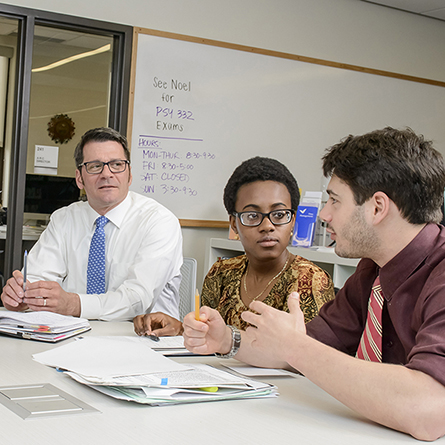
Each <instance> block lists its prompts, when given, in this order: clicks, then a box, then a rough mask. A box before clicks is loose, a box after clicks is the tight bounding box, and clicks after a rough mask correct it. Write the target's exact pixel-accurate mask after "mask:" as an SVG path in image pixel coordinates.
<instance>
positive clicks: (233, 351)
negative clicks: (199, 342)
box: [215, 325, 241, 358]
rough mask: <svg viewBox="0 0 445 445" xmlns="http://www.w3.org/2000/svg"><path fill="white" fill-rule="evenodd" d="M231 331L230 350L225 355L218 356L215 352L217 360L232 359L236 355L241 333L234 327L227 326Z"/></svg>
mask: <svg viewBox="0 0 445 445" xmlns="http://www.w3.org/2000/svg"><path fill="white" fill-rule="evenodd" d="M228 326H229V328H230V329H231V330H232V348H231V349H230V351H229V352H228V353H227V354H218V353H217V352H215V355H216V356H217V357H219V358H232V357H235V355H236V353H237V352H238V351H239V348H240V346H241V332H240V331H239V329H238V328H235V326H230V325H228Z"/></svg>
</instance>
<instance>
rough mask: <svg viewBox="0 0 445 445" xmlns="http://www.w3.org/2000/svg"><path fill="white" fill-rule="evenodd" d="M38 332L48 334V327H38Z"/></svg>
mask: <svg viewBox="0 0 445 445" xmlns="http://www.w3.org/2000/svg"><path fill="white" fill-rule="evenodd" d="M37 331H38V332H49V326H39V329H37Z"/></svg>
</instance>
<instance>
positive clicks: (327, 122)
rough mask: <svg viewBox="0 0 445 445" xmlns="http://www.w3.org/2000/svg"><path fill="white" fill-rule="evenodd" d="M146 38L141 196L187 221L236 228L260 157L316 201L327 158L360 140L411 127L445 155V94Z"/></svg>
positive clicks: (438, 88)
mask: <svg viewBox="0 0 445 445" xmlns="http://www.w3.org/2000/svg"><path fill="white" fill-rule="evenodd" d="M146 32H147V33H145V32H139V33H137V34H136V36H137V38H136V39H135V45H136V47H135V59H134V66H133V72H134V77H133V86H132V90H133V92H134V95H133V107H132V110H131V111H132V113H131V112H130V115H131V114H132V124H131V165H132V172H133V183H132V185H131V189H132V190H134V191H136V192H138V193H141V194H143V195H145V196H148V197H151V198H154V199H156V200H157V201H159V202H161V203H162V204H164V205H165V206H166V207H167V208H169V209H170V210H172V211H173V212H174V213H175V214H176V216H177V217H178V218H180V219H181V220H193V221H197V222H198V221H204V222H206V223H207V224H204V225H209V226H212V221H215V222H216V221H227V213H226V211H225V209H224V207H223V203H222V195H223V189H224V186H225V184H226V182H227V180H228V178H229V176H230V175H231V173H232V172H233V170H234V168H235V167H236V166H237V165H239V164H240V163H241V162H242V161H244V160H245V159H248V158H250V157H252V156H256V155H261V156H269V157H273V158H275V159H278V160H279V161H281V162H283V163H284V164H285V165H287V166H288V168H289V169H290V170H291V171H292V173H293V174H294V175H295V177H296V178H297V180H298V182H299V186H300V188H302V189H303V191H305V190H320V181H321V176H322V173H321V157H322V155H323V153H324V150H325V149H326V148H327V147H329V146H330V145H333V144H335V143H337V142H338V141H339V140H340V139H342V138H343V137H345V136H347V135H348V134H362V133H365V132H368V131H372V130H375V129H377V128H383V127H385V126H388V125H390V126H393V127H396V128H402V127H406V126H409V127H411V128H413V130H414V131H416V132H419V133H422V134H424V135H425V136H426V137H427V138H429V139H433V140H434V141H435V147H436V148H437V149H438V150H439V151H441V152H442V153H445V125H443V116H444V115H445V88H444V86H445V83H444V84H442V83H441V82H435V81H432V82H433V83H435V84H429V83H422V79H420V81H411V80H404V79H401V78H398V77H397V76H395V77H388V76H387V75H383V76H382V75H376V74H374V73H373V72H372V70H366V69H363V70H362V72H360V71H357V70H356V71H355V70H351V69H342V68H339V67H338V66H339V65H337V66H329V65H328V64H326V65H324V64H319V63H307V62H303V61H299V60H292V59H288V58H283V57H281V56H279V57H276V56H275V55H274V54H273V53H271V54H272V55H264V54H259V53H256V52H252V51H251V52H249V51H247V50H245V48H244V47H243V50H237V49H233V47H234V45H231V47H224V45H223V44H222V43H221V42H211V43H210V44H209V42H207V44H200V43H196V41H188V40H182V39H181V40H178V39H177V38H169V37H164V36H159V35H151V34H149V31H148V30H147V31H146ZM195 40H198V39H195ZM330 65H335V64H333V63H330ZM363 71H367V72H363ZM387 74H388V73H387ZM390 74H391V73H390ZM405 77H406V76H405ZM192 225H193V224H192ZM197 225H199V224H197Z"/></svg>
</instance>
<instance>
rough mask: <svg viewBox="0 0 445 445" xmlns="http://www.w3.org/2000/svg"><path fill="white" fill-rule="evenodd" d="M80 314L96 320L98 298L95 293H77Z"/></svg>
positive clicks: (98, 312)
mask: <svg viewBox="0 0 445 445" xmlns="http://www.w3.org/2000/svg"><path fill="white" fill-rule="evenodd" d="M79 298H80V316H81V317H82V318H86V319H88V320H98V319H99V317H100V306H101V305H100V298H99V295H97V294H79Z"/></svg>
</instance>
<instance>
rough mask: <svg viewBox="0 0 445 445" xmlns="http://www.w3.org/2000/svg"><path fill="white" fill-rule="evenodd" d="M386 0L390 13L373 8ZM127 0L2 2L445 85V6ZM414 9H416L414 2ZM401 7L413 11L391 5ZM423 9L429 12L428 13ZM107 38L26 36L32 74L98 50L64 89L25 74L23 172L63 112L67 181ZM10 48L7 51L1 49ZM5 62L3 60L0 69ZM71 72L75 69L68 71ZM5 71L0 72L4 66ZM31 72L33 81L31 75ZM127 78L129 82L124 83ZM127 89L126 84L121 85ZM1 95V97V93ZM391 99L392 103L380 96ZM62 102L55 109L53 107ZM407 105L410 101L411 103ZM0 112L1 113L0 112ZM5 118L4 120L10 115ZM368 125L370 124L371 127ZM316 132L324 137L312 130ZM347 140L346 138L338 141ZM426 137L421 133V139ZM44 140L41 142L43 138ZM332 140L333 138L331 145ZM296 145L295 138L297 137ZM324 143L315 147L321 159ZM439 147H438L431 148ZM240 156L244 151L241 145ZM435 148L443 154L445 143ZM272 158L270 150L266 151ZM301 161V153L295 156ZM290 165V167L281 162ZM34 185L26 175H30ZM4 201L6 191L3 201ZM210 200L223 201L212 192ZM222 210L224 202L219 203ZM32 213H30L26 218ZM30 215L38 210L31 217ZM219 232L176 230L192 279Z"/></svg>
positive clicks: (102, 108)
mask: <svg viewBox="0 0 445 445" xmlns="http://www.w3.org/2000/svg"><path fill="white" fill-rule="evenodd" d="M376 3H385V4H387V5H392V6H394V7H395V8H393V7H387V6H382V5H378V4H376ZM376 3H373V2H367V1H362V0H273V1H272V0H162V1H161V0H127V1H126V2H125V3H121V2H114V1H109V0H108V1H105V0H95V1H94V2H92V1H86V0H73V1H71V2H66V1H60V2H54V1H51V0H20V1H9V2H7V4H8V5H14V6H18V7H24V8H33V9H37V10H42V11H50V12H53V13H60V14H68V15H72V16H77V17H84V18H88V19H93V20H100V21H106V22H111V23H115V24H119V25H127V26H132V27H143V28H151V29H156V30H160V31H165V32H172V33H178V34H186V35H190V36H196V37H202V38H206V39H214V40H220V41H224V42H230V43H235V44H241V45H247V46H253V47H259V48H265V49H269V50H273V51H281V52H286V53H292V54H298V55H303V56H308V57H314V58H319V59H325V60H331V61H335V62H339V63H346V64H352V65H359V66H363V67H369V68H374V69H378V70H385V71H391V72H395V73H402V74H406V75H411V76H416V77H423V78H428V79H434V80H438V81H445V58H444V57H443V51H444V48H445V21H443V20H445V5H444V2H443V1H433V0H417V1H415V0H399V1H397V0H387V1H385V2H376ZM419 5H421V6H419ZM399 7H400V8H401V7H404V8H408V9H410V8H411V9H412V10H413V11H414V12H424V13H425V14H428V13H429V14H430V16H427V15H421V14H414V13H412V12H408V11H404V10H400V9H396V8H399ZM428 11H431V12H428ZM14 28H17V24H16V23H15V22H14V19H13V18H11V17H1V8H0V50H1V48H3V50H2V51H3V52H2V51H0V56H3V57H0V72H1V70H2V69H3V73H4V74H0V76H1V78H3V79H5V80H4V81H3V82H0V83H2V85H0V108H2V109H3V110H5V113H6V114H5V116H6V117H5V118H3V117H1V116H0V125H1V124H2V123H3V122H5V125H6V126H5V128H4V130H3V131H2V129H1V128H0V133H1V134H3V138H2V140H1V148H0V150H1V151H0V158H1V159H3V166H2V168H0V175H1V182H2V195H1V197H2V206H3V207H8V208H9V207H10V204H11V203H8V199H9V198H8V195H9V188H8V186H9V184H10V180H11V178H10V171H11V153H10V144H11V137H12V130H11V129H12V121H11V119H12V118H11V113H12V109H11V107H12V105H13V100H12V99H13V97H12V94H14V91H13V88H11V85H13V81H15V79H14V75H15V72H14V64H13V63H11V64H10V65H9V68H8V65H7V64H4V63H3V62H2V60H5V58H6V59H7V58H8V57H9V58H11V57H12V58H13V57H14V51H13V49H14V48H16V47H17V44H18V43H17V31H16V30H15V31H14ZM107 45H110V46H112V45H113V39H112V38H110V37H107V36H104V35H97V34H90V33H88V32H79V31H76V30H67V29H65V30H62V29H59V30H56V29H54V28H51V29H49V28H47V27H45V26H42V25H39V26H37V27H36V28H35V31H34V54H33V59H32V68H38V67H42V66H45V65H46V64H49V63H50V62H51V61H52V60H53V59H54V54H55V53H56V54H57V55H58V56H60V58H64V57H68V56H69V55H71V54H73V53H75V52H79V50H80V49H81V52H89V51H92V50H93V49H97V48H105V49H104V51H103V52H101V53H100V54H96V55H95V56H94V57H85V58H84V59H83V60H82V61H81V62H80V63H79V64H76V65H75V64H69V65H66V67H65V68H60V69H59V70H61V71H58V72H60V73H62V75H63V76H65V77H66V76H69V77H70V78H71V79H72V82H71V83H70V87H69V88H67V87H66V84H63V85H61V84H60V82H59V79H58V78H57V76H56V74H55V73H56V70H53V71H51V70H48V71H42V72H40V73H37V72H36V73H35V74H36V75H33V76H32V83H31V91H30V107H29V110H30V111H29V122H28V152H27V157H26V173H27V174H28V175H30V174H32V167H33V161H34V147H35V145H36V144H42V145H45V144H46V145H54V144H53V141H51V139H49V138H48V133H47V123H48V122H49V121H50V119H51V117H53V116H54V115H55V114H57V113H59V112H60V109H63V110H66V113H67V114H69V115H70V116H72V117H73V120H75V127H76V129H75V133H76V134H75V136H74V137H73V138H72V139H71V140H70V141H68V142H67V143H64V144H61V145H59V146H60V153H59V168H58V175H59V176H60V177H62V178H66V180H67V181H68V182H69V178H70V177H73V176H74V171H75V167H74V162H73V159H72V153H73V150H74V147H75V145H76V143H77V141H78V138H79V137H80V136H81V135H82V134H83V133H84V132H85V131H86V130H87V129H89V128H92V127H96V126H103V125H107V122H108V119H109V105H110V94H109V93H110V88H111V86H110V76H109V72H110V69H111V66H112V63H113V60H112V51H109V50H106V48H107ZM8 47H9V48H12V50H11V51H10V52H8V49H7V48H8ZM2 63H3V64H2ZM74 66H76V68H74ZM2 67H3V68H2ZM37 74H38V75H37ZM127 82H128V79H127ZM123 87H124V88H128V84H126V85H123ZM2 95H3V97H2ZM388 100H389V101H390V100H391V98H390V97H388ZM61 103H63V106H61ZM413 106H414V104H413ZM0 112H1V111H0ZM8 116H9V117H8ZM373 129H374V128H369V131H371V130H373ZM317 131H320V132H322V131H323V128H322V127H320V128H319V129H318V130H317ZM345 136H346V135H345ZM426 136H428V135H426ZM45 141H46V142H45ZM335 142H337V141H332V143H335ZM295 144H296V145H298V141H295ZM324 148H325V147H320V154H322V152H323V150H324ZM439 149H440V147H439ZM240 150H241V151H242V147H240ZM441 151H442V152H443V154H444V155H445V147H442V149H441ZM271 156H273V152H272V151H271ZM296 162H304V157H302V158H299V159H296ZM289 167H290V168H291V169H292V166H289ZM305 175H306V176H304V175H303V176H300V177H298V178H297V179H298V181H299V184H300V187H302V189H303V190H305V183H308V182H311V181H310V178H313V177H314V175H315V176H316V177H321V169H318V170H317V169H316V168H313V169H308V170H307V172H306V173H305ZM31 179H32V178H31ZM9 196H11V195H9ZM215 199H218V200H219V199H221V198H220V196H218V197H215ZM221 205H222V202H221ZM28 213H30V212H28ZM37 213H38V212H37ZM227 232H228V230H227V229H225V228H224V229H223V228H221V229H219V228H208V227H207V228H195V227H183V237H184V256H187V257H193V258H196V259H197V261H198V277H197V283H198V285H199V286H200V285H201V283H202V280H203V278H204V274H205V272H206V271H205V261H204V258H205V252H206V249H207V243H208V240H209V239H210V238H213V237H220V238H221V237H222V238H225V237H227V234H228V233H227Z"/></svg>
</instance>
